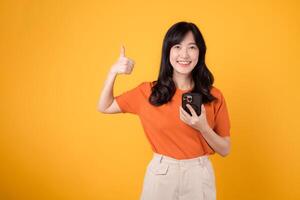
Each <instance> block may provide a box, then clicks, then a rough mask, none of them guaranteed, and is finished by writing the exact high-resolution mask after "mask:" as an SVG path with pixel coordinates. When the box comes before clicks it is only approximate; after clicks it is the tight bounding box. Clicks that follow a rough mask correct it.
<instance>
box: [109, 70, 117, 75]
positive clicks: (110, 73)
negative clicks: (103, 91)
mask: <svg viewBox="0 0 300 200" xmlns="http://www.w3.org/2000/svg"><path fill="white" fill-rule="evenodd" d="M108 74H109V76H116V75H117V74H118V73H117V72H115V71H114V70H113V69H111V70H110V71H109V73H108Z"/></svg>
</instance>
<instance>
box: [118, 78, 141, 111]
mask: <svg viewBox="0 0 300 200" xmlns="http://www.w3.org/2000/svg"><path fill="white" fill-rule="evenodd" d="M144 84H145V83H144V82H143V83H140V84H139V85H138V86H136V87H134V88H132V89H130V90H127V91H125V92H123V93H121V94H120V95H118V96H116V97H115V99H116V102H117V103H118V105H119V107H120V109H121V111H122V113H131V114H136V115H138V114H139V110H140V107H141V104H142V101H143V86H144Z"/></svg>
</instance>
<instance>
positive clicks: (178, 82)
mask: <svg viewBox="0 0 300 200" xmlns="http://www.w3.org/2000/svg"><path fill="white" fill-rule="evenodd" d="M173 81H174V83H175V86H176V88H179V89H181V90H189V89H191V88H192V87H193V86H194V81H193V78H192V76H191V75H186V74H176V75H173Z"/></svg>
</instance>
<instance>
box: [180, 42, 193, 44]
mask: <svg viewBox="0 0 300 200" xmlns="http://www.w3.org/2000/svg"><path fill="white" fill-rule="evenodd" d="M180 44H181V43H180ZM188 44H196V43H195V42H190V43H188Z"/></svg>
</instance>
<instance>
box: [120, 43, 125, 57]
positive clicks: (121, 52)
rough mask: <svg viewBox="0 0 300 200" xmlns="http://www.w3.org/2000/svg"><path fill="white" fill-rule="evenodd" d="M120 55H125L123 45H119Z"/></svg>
mask: <svg viewBox="0 0 300 200" xmlns="http://www.w3.org/2000/svg"><path fill="white" fill-rule="evenodd" d="M120 57H125V47H124V45H122V46H121V51H120Z"/></svg>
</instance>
